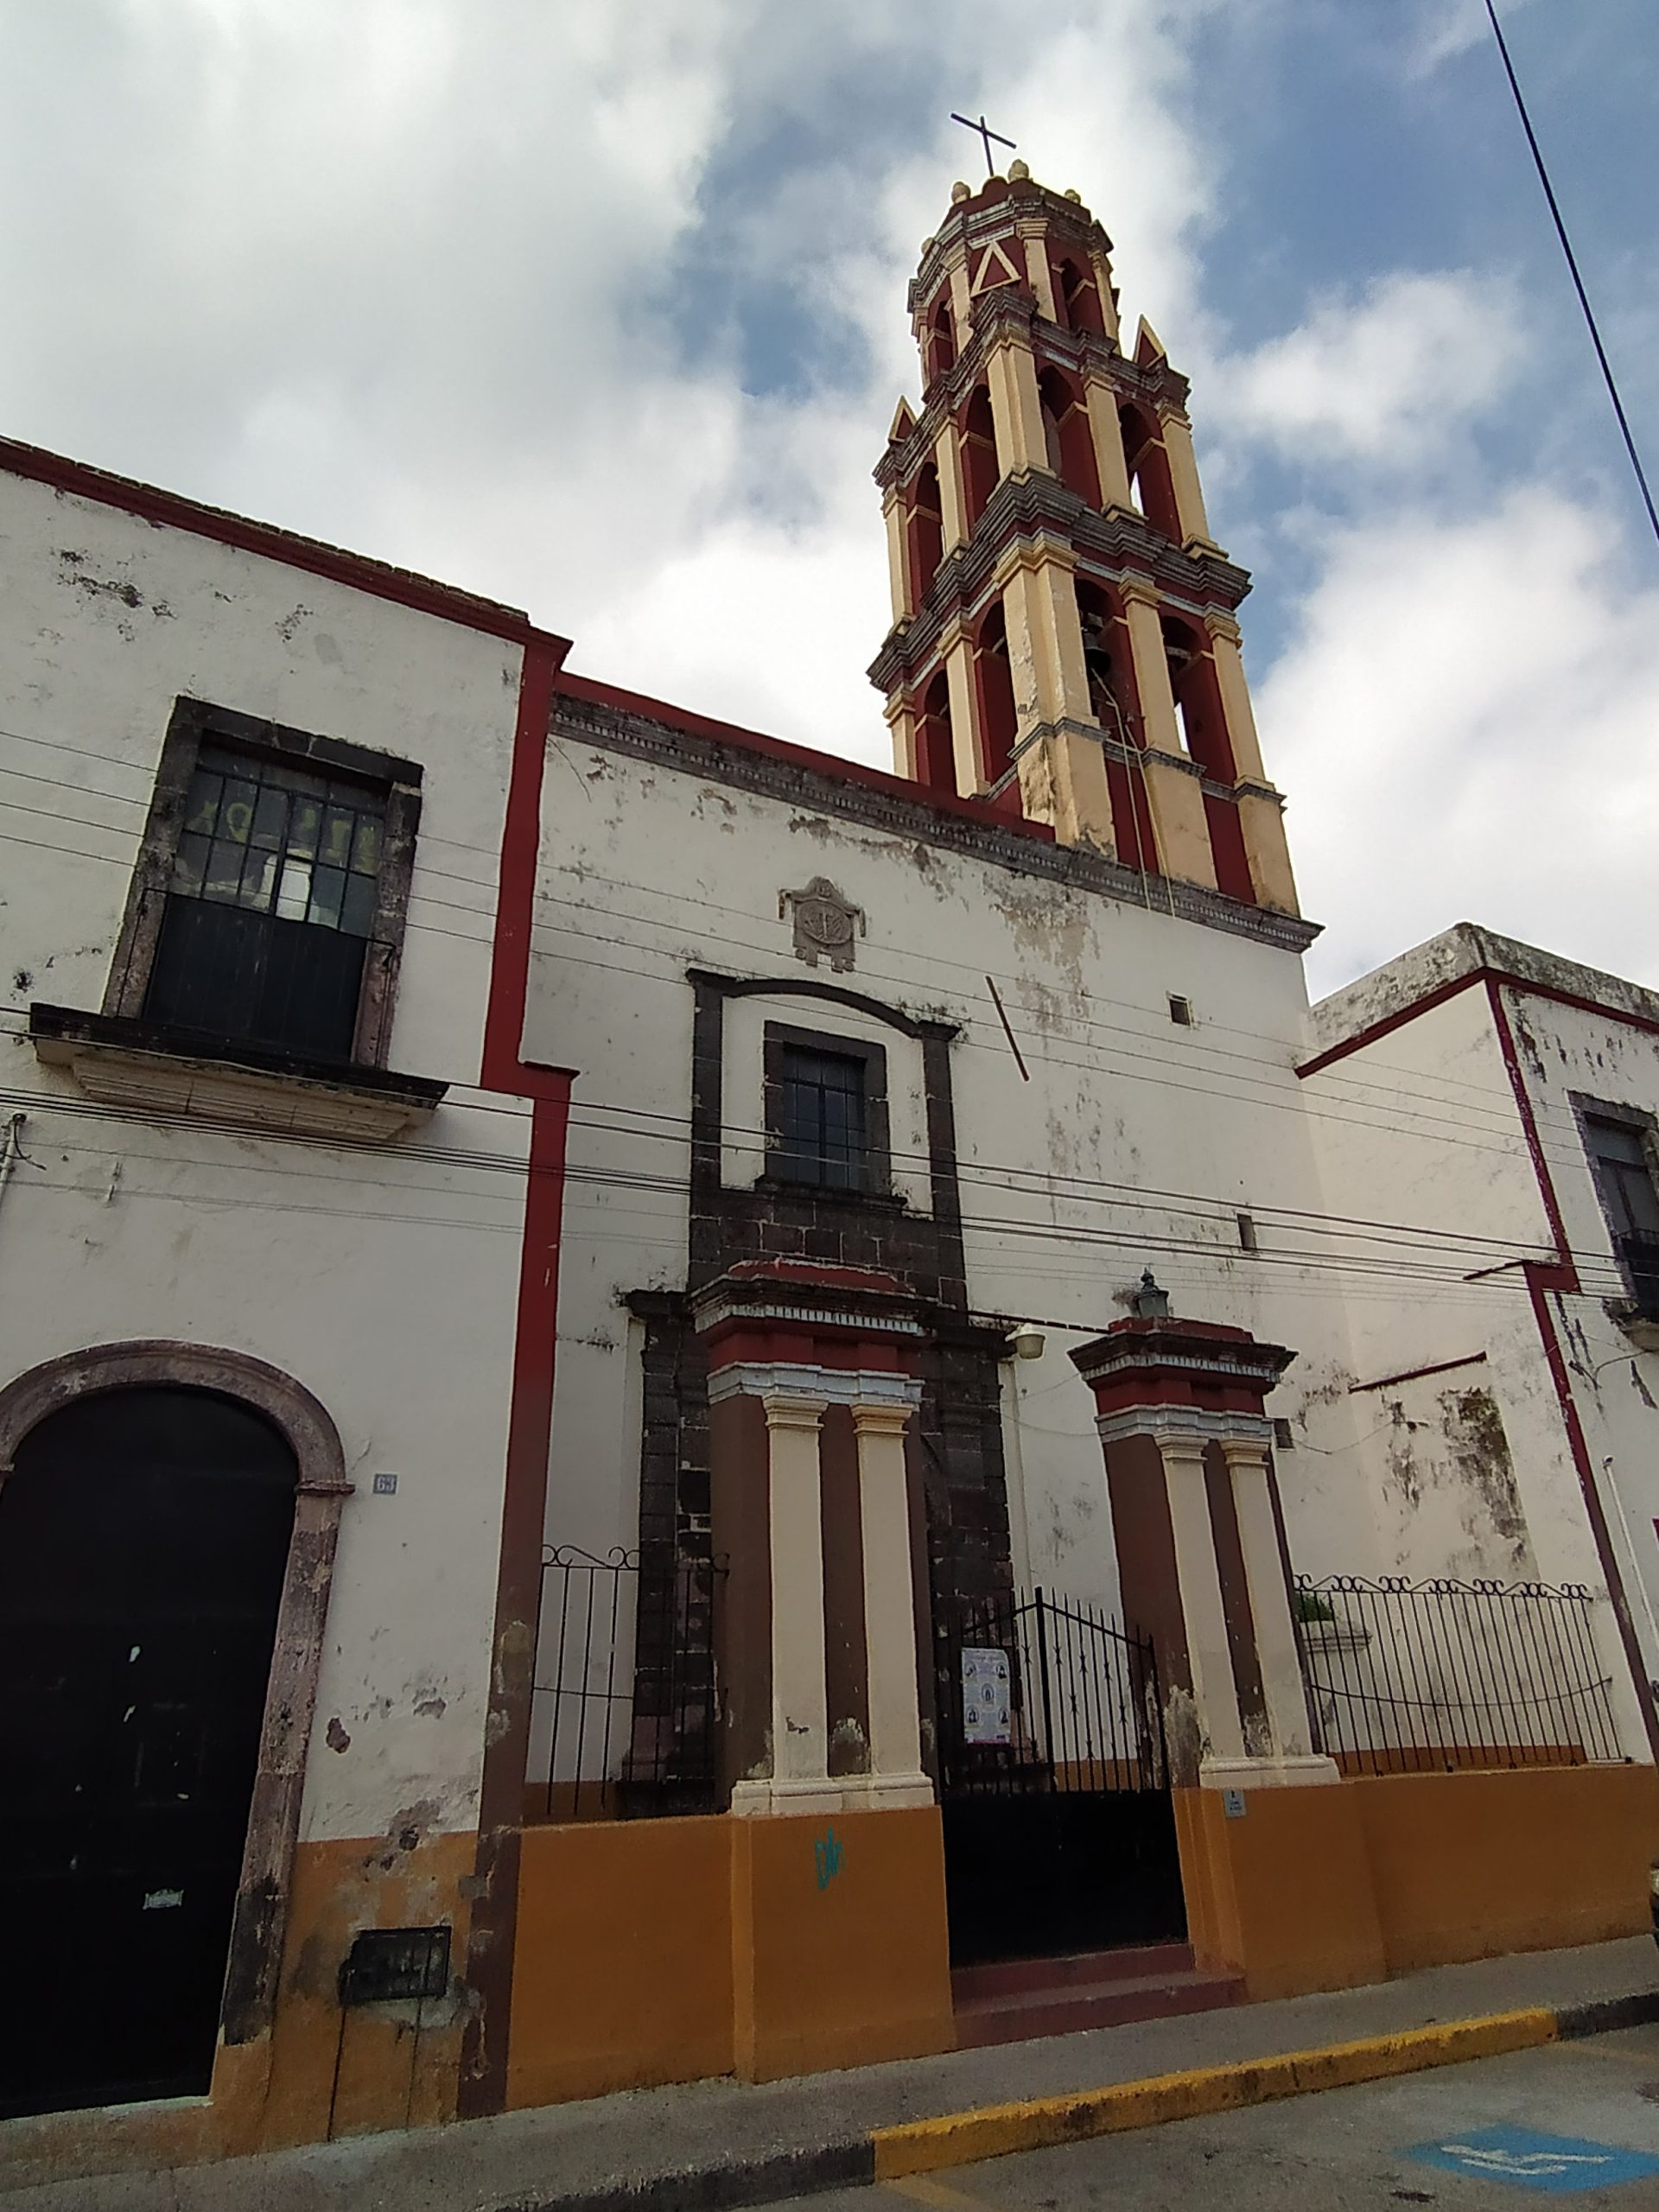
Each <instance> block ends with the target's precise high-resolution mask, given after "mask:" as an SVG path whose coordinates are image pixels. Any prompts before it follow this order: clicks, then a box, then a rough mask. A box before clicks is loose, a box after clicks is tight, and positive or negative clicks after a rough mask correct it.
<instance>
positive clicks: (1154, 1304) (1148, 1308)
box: [1134, 1268, 1169, 1321]
mask: <svg viewBox="0 0 1659 2212" xmlns="http://www.w3.org/2000/svg"><path fill="white" fill-rule="evenodd" d="M1134 1306H1135V1312H1136V1313H1138V1314H1139V1315H1140V1316H1141V1319H1142V1320H1143V1321H1162V1320H1166V1319H1167V1318H1168V1315H1169V1293H1168V1292H1167V1291H1166V1290H1160V1288H1159V1287H1158V1285H1157V1284H1156V1282H1154V1280H1153V1274H1152V1269H1151V1268H1146V1269H1145V1270H1144V1271H1143V1272H1142V1274H1141V1287H1140V1289H1139V1290H1137V1291H1136V1292H1135V1299H1134Z"/></svg>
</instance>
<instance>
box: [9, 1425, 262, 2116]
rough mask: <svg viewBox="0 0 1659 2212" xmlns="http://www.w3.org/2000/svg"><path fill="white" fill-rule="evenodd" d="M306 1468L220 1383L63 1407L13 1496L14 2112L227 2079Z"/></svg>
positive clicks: (39, 1435)
mask: <svg viewBox="0 0 1659 2212" xmlns="http://www.w3.org/2000/svg"><path fill="white" fill-rule="evenodd" d="M297 1477H298V1470H297V1467H296V1462H295V1459H294V1455H293V1452H292V1451H291V1450H290V1448H289V1445H288V1443H287V1442H286V1440H284V1439H283V1437H282V1436H281V1435H280V1434H279V1433H277V1430H276V1429H275V1428H274V1427H272V1426H271V1425H270V1423H269V1422H268V1421H265V1420H264V1418H263V1417H262V1416H261V1415H259V1414H256V1413H253V1412H251V1410H250V1409H249V1408H246V1407H245V1406H242V1405H239V1404H238V1403H236V1402H233V1401H232V1400H230V1399H228V1398H224V1397H220V1396H218V1395H214V1394H213V1393H212V1392H209V1391H206V1390H192V1389H176V1388H169V1387H145V1388H135V1389H119V1390H110V1391H105V1392H102V1393H99V1394H98V1395H92V1396H89V1397H86V1398H83V1399H80V1400H79V1401H78V1402H76V1403H74V1404H72V1405H69V1406H67V1407H65V1408H63V1409H62V1410H61V1411H60V1412H57V1413H54V1414H50V1415H49V1416H48V1418H47V1419H46V1420H44V1421H41V1423H40V1424H39V1426H38V1427H35V1428H34V1429H33V1430H31V1432H30V1433H29V1435H28V1436H26V1437H25V1438H24V1440H23V1441H22V1444H21V1445H20V1446H19V1447H18V1449H17V1452H16V1458H15V1461H14V1465H13V1468H12V1471H11V1472H10V1475H8V1476H7V1478H6V1479H5V1482H4V1484H3V1487H0V1808H3V1810H0V1926H3V1928H4V1929H5V1934H6V1943H7V1949H8V1953H9V1956H10V1967H11V1974H10V1977H9V1979H10V1986H11V1993H10V1999H9V2001H8V2002H7V2003H6V2005H4V2006H3V2007H0V2113H23V2112H53V2111H60V2110H64V2109H67V2108H69V2107H77V2106H82V2105H99V2104H113V2103H120V2102H125V2101H129V2100H131V2099H136V2098H144V2097H164V2096H179V2095H188V2094H200V2093H201V2092H203V2091H205V2090H206V2089H207V2087H208V2082H209V2077H210V2075H211V2072H212V2068H213V2046H214V2042H215V2038H216V2035H217V2030H218V2022H219V2004H220V1996H221V1990H222V1986H223V1983H224V1979H225V1965H226V1951H227V1948H228V1946H229V1942H230V1931H231V1916H232V1908H233V1905H234V1902H235V1897H236V1889H237V1878H238V1871H239V1868H240V1865H241V1859H242V1852H243V1846H244V1842H245V1836H246V1830H247V1821H248V1809H249V1800H250V1796H251V1791H252V1788H253V1779H254V1772H255V1766H256V1762H257V1753H258V1746H259V1735H260V1726H261V1721H262V1719H263V1715H264V1700H265V1688H266V1681H267V1677H268V1676H269V1674H270V1658H271V1649H272V1644H273V1641H274V1638H275V1634H276V1626H277V1608H278V1605H279V1602H280V1599H281V1596H282V1588H283V1572H284V1568H285V1566H286V1562H287V1558H288V1548H289V1535H290V1532H291V1529H292V1526H293V1520H294V1501H295V1492H296V1482H297Z"/></svg>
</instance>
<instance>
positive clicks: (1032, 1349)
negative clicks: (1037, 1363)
mask: <svg viewBox="0 0 1659 2212" xmlns="http://www.w3.org/2000/svg"><path fill="white" fill-rule="evenodd" d="M1046 1342H1047V1339H1046V1337H1045V1336H1044V1334H1043V1332H1042V1331H1041V1330H1040V1329H1039V1327H1038V1326H1037V1324H1036V1323H1035V1322H1034V1321H1022V1322H1021V1323H1020V1325H1019V1327H1018V1328H1017V1329H1010V1330H1009V1331H1008V1336H1007V1344H1008V1351H1009V1355H1010V1357H1013V1358H1014V1359H1040V1358H1041V1357H1042V1356H1043V1346H1044V1344H1046Z"/></svg>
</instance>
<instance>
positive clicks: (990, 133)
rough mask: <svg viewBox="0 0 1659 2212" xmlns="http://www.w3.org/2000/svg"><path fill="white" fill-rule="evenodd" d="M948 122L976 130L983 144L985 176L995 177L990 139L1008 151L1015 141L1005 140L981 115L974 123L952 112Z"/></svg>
mask: <svg viewBox="0 0 1659 2212" xmlns="http://www.w3.org/2000/svg"><path fill="white" fill-rule="evenodd" d="M950 120H951V122H952V123H960V124H962V125H963V128H964V129H965V130H976V131H977V132H978V133H979V136H980V137H981V138H982V140H983V141H984V144H985V174H986V175H987V176H995V175H996V163H995V162H994V161H993V160H992V159H991V141H992V139H993V138H995V141H996V143H997V144H998V145H999V146H1007V147H1008V148H1010V149H1012V148H1013V147H1014V145H1015V144H1016V143H1017V141H1015V140H1014V139H1013V138H1005V137H1003V136H1002V134H1001V131H1000V130H992V129H991V127H990V125H989V124H988V123H987V122H986V120H985V118H984V117H983V116H981V117H980V118H979V120H978V122H977V123H976V122H975V121H974V118H972V116H971V115H957V113H956V112H955V111H954V110H953V111H952V112H951V117H950Z"/></svg>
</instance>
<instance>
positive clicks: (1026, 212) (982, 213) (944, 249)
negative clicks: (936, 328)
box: [908, 177, 1112, 315]
mask: <svg viewBox="0 0 1659 2212" xmlns="http://www.w3.org/2000/svg"><path fill="white" fill-rule="evenodd" d="M1010 213H1012V214H1013V215H1014V228H1015V229H1016V230H1017V231H1020V232H1023V233H1025V234H1026V235H1029V234H1030V232H1031V231H1032V230H1033V229H1035V228H1038V227H1041V228H1043V229H1046V230H1049V231H1052V232H1053V234H1054V235H1055V236H1056V237H1057V238H1064V239H1065V241H1066V242H1067V243H1068V244H1069V245H1074V246H1077V247H1078V248H1080V249H1081V250H1082V251H1084V252H1085V253H1088V254H1090V255H1091V256H1092V255H1094V254H1096V253H1097V254H1101V255H1106V254H1109V253H1110V251H1111V250H1112V242H1111V240H1110V238H1108V237H1107V235H1106V232H1105V229H1104V226H1103V225H1102V224H1101V223H1099V222H1098V221H1097V220H1096V218H1095V217H1094V216H1093V215H1091V214H1090V212H1089V210H1088V209H1087V208H1086V207H1084V205H1083V203H1082V201H1081V200H1068V199H1067V198H1066V196H1065V194H1064V193H1062V192H1055V191H1052V190H1051V188H1049V187H1048V186H1047V185H1046V184H1039V183H1037V182H1036V181H1035V180H1034V179H1033V178H1031V177H1014V178H1013V179H1009V178H1006V177H991V178H988V180H987V181H986V182H985V183H984V184H983V185H982V187H981V188H980V189H979V190H978V191H977V192H976V193H971V194H969V197H968V198H967V199H966V200H955V201H953V202H952V204H951V207H950V213H949V214H947V215H946V216H945V218H944V221H943V222H942V223H941V224H940V225H939V227H938V231H937V232H935V233H934V235H933V236H932V237H931V238H930V239H929V240H928V241H927V244H926V245H925V246H924V248H923V249H922V257H921V261H920V263H919V264H918V268H917V270H916V274H915V276H914V277H912V279H911V282H910V291H909V295H908V303H909V307H910V311H911V313H912V315H914V314H916V313H917V312H918V310H919V309H920V308H924V307H925V306H926V304H927V302H929V301H930V300H931V299H932V298H933V297H934V296H935V295H936V294H937V293H938V289H939V287H940V286H941V285H942V284H943V283H944V282H945V280H946V277H948V275H949V273H950V262H951V258H952V255H953V251H962V250H963V249H964V248H967V247H971V246H975V245H989V244H990V243H991V242H992V241H993V240H994V239H995V238H1002V237H1005V236H1006V235H1007V231H1008V228H1009V220H1008V219H1009V215H1010ZM1033 218H1034V219H1036V220H1035V221H1033Z"/></svg>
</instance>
